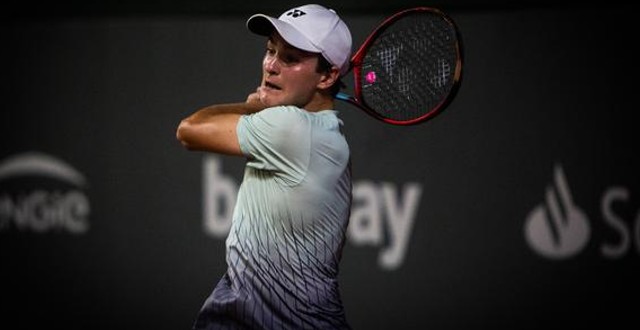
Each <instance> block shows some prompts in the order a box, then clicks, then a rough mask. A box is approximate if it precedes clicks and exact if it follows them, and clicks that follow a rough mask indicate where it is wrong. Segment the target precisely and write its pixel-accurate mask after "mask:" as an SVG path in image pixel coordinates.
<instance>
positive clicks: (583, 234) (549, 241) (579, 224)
mask: <svg viewBox="0 0 640 330" xmlns="http://www.w3.org/2000/svg"><path fill="white" fill-rule="evenodd" d="M554 183H555V185H551V186H549V187H547V190H546V193H545V202H544V203H542V204H540V205H538V206H536V207H535V208H534V209H533V210H532V211H531V212H530V213H529V215H528V216H527V220H526V222H525V226H524V234H525V238H526V240H527V243H529V246H530V247H531V248H532V249H533V250H534V251H536V252H537V253H539V254H541V255H543V256H545V257H548V258H551V259H562V258H567V257H570V256H573V255H575V254H577V253H578V252H580V251H581V250H582V248H583V247H584V246H585V245H586V244H587V242H588V241H589V235H590V227H589V220H588V219H587V216H586V215H585V213H584V212H583V211H582V210H581V209H580V208H579V207H578V206H576V205H575V203H574V202H573V197H572V195H571V190H570V189H569V184H568V183H567V179H566V177H565V175H564V172H563V170H562V167H560V166H559V165H558V166H556V167H555V169H554Z"/></svg>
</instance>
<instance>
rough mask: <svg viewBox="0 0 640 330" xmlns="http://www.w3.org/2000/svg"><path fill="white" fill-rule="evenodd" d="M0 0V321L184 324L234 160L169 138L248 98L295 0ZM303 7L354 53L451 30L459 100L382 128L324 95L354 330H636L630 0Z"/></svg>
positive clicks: (346, 0)
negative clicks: (347, 149) (398, 19)
mask: <svg viewBox="0 0 640 330" xmlns="http://www.w3.org/2000/svg"><path fill="white" fill-rule="evenodd" d="M10 2H11V3H12V6H9V5H8V4H7V5H5V6H6V7H7V8H11V9H7V8H5V9H3V12H2V14H1V16H2V21H1V23H0V24H1V29H0V40H1V44H2V52H1V55H0V64H1V65H2V70H1V72H2V76H3V79H1V80H0V84H1V87H2V88H1V89H0V90H1V93H2V94H1V96H2V103H1V105H0V107H1V110H0V137H1V138H0V141H2V142H0V143H1V144H0V303H1V306H2V308H0V327H1V328H3V329H40V328H43V327H57V328H58V327H59V328H62V329H162V330H164V329H167V330H169V329H190V327H191V325H192V322H193V320H194V318H195V316H196V314H197V312H198V310H199V309H200V306H201V305H202V303H203V302H204V299H205V298H206V297H207V296H208V295H209V293H210V291H211V290H212V289H213V287H214V285H215V284H216V283H217V281H218V279H219V278H220V277H221V276H222V274H223V273H224V271H225V269H226V265H225V263H224V240H225V237H226V233H227V230H228V225H229V221H230V220H229V219H230V218H229V217H230V209H231V208H232V207H233V204H234V203H235V199H234V198H235V191H236V190H237V186H238V184H239V183H240V181H241V178H242V170H243V160H241V159H235V158H230V157H226V156H216V155H211V154H205V153H198V152H188V151H186V150H185V149H183V148H182V147H181V145H180V144H179V143H178V142H177V140H176V139H175V129H176V127H177V124H178V123H179V121H180V120H181V119H182V118H184V117H186V116H188V115H189V114H190V113H192V112H193V111H195V110H197V109H198V108H201V107H203V106H206V105H209V104H213V103H221V102H231V101H242V100H244V99H245V98H246V96H247V95H248V94H249V93H251V92H252V91H253V90H254V89H255V87H256V86H257V84H258V83H259V80H260V68H261V66H260V65H261V58H262V55H263V51H264V43H265V41H264V39H263V38H261V37H258V36H255V35H253V34H251V33H249V32H248V31H247V30H246V27H245V21H246V19H247V18H248V17H249V16H250V15H252V14H254V13H258V12H261V13H266V14H270V15H274V16H278V15H280V14H281V13H282V12H284V11H285V10H286V9H289V8H292V7H295V6H297V5H302V4H305V3H304V2H292V1H270V2H263V3H250V2H246V3H245V2H220V3H217V2H214V1H198V0H185V1H175V0H163V1H148V0H146V1H143V0H131V1H126V2H125V1H107V0H101V1H71V0H66V1H65V0H62V1H57V2H44V1H42V2H33V1H27V2H13V1H10ZM319 3H320V4H323V5H325V6H327V7H331V8H333V9H335V10H336V11H337V12H338V13H339V14H341V16H343V19H344V20H345V21H346V22H347V24H348V25H349V27H350V28H351V30H352V34H353V40H354V50H355V49H356V48H357V47H358V46H359V45H360V44H361V43H362V42H363V41H364V39H365V38H366V36H367V35H368V33H369V32H370V31H371V30H372V29H373V28H374V27H376V26H377V25H378V24H379V23H380V22H381V21H382V20H383V19H384V18H385V17H387V16H389V15H391V14H392V13H394V12H396V11H398V10H400V9H405V8H409V7H413V6H431V7H436V8H439V9H441V10H443V11H445V12H446V13H448V14H449V15H450V16H451V17H452V18H453V19H454V21H455V22H456V23H457V25H458V28H459V30H460V34H461V36H462V39H463V50H464V68H463V81H462V85H461V87H460V89H459V91H458V93H457V95H456V98H455V99H454V100H453V102H452V103H451V104H450V106H449V107H448V108H447V109H446V110H445V111H444V112H443V113H441V114H440V115H439V116H438V117H436V118H434V119H433V120H431V121H429V122H427V123H424V124H421V125H416V126H408V127H398V126H390V125H387V124H384V123H381V122H378V121H376V120H375V119H373V118H371V117H369V116H367V115H366V114H365V113H364V112H362V111H360V110H359V109H357V108H355V107H353V106H351V105H348V104H346V103H338V107H337V109H338V110H339V111H340V117H341V118H342V119H343V120H344V122H345V132H346V135H347V138H348V140H349V142H350V145H351V149H352V157H353V171H354V204H353V209H352V217H351V222H350V224H349V228H348V241H347V244H346V246H345V249H344V251H343V259H342V264H341V274H340V285H341V290H342V298H343V301H344V304H345V308H346V312H347V318H348V320H349V321H350V323H351V324H352V326H353V328H354V329H496V328H506V329H540V328H544V327H551V326H566V327H571V328H578V327H583V326H587V325H591V326H595V325H598V324H601V325H604V326H606V327H605V328H608V329H614V328H622V325H626V324H637V316H636V312H637V304H636V303H635V302H636V301H637V300H638V298H640V282H639V281H638V279H639V278H640V277H639V275H640V272H639V267H638V266H639V264H640V197H639V196H640V180H639V179H640V174H639V173H638V169H639V166H640V159H639V157H638V153H639V148H638V142H637V141H638V138H637V136H636V135H637V134H638V131H637V126H638V125H637V121H636V116H635V115H634V111H636V110H637V108H638V106H637V104H636V103H633V102H636V101H637V91H636V89H637V84H635V83H633V79H635V77H636V76H637V75H638V73H639V72H638V71H639V70H638V67H637V65H636V64H635V60H636V59H637V58H638V52H637V51H636V50H635V49H636V47H635V46H633V40H635V39H636V38H637V32H638V28H637V24H635V19H636V17H635V14H634V12H633V11H632V10H631V8H630V6H629V5H622V4H620V3H616V2H615V1H610V2H607V4H606V6H602V5H600V6H585V5H584V4H582V3H578V2H577V1H576V2H573V1H569V0H565V1H563V0H558V1H505V0H440V1H436V2H417V1H408V0H407V1H394V2H387V1H379V0H375V1H369V2H362V1H355V0H342V1H324V2H319ZM350 79H351V78H350V77H349V78H347V80H346V82H347V85H348V86H353V85H352V80H350ZM348 91H352V89H351V87H350V89H349V90H348ZM634 109H636V110H634Z"/></svg>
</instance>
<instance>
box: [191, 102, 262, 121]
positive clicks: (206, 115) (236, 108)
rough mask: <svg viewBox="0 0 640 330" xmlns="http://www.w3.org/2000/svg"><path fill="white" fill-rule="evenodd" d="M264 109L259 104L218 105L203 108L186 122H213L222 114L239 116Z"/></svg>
mask: <svg viewBox="0 0 640 330" xmlns="http://www.w3.org/2000/svg"><path fill="white" fill-rule="evenodd" d="M263 109H264V107H263V106H261V105H260V104H258V103H247V102H242V103H227V104H216V105H211V106H208V107H205V108H202V109H200V110H198V111H196V112H194V113H193V114H191V115H190V116H189V117H187V118H185V120H186V121H189V122H191V123H194V124H195V123H202V122H207V121H210V120H213V119H214V118H215V117H216V116H217V115H220V114H238V115H245V114H251V113H254V112H258V111H260V110H263Z"/></svg>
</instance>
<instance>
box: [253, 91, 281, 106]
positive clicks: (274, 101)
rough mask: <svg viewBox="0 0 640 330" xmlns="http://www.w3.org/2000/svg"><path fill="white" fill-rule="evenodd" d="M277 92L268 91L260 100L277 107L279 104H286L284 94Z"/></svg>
mask: <svg viewBox="0 0 640 330" xmlns="http://www.w3.org/2000/svg"><path fill="white" fill-rule="evenodd" d="M279 94H280V93H277V92H266V93H264V94H263V95H261V96H260V101H262V103H263V104H264V105H266V106H268V107H275V106H279V105H286V104H287V101H286V99H285V98H283V97H282V96H283V95H279Z"/></svg>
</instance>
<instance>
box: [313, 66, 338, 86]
mask: <svg viewBox="0 0 640 330" xmlns="http://www.w3.org/2000/svg"><path fill="white" fill-rule="evenodd" d="M339 78H340V69H338V67H337V66H333V67H331V70H329V71H326V72H324V73H323V74H322V75H321V76H320V81H319V82H318V88H319V89H328V88H330V87H331V86H332V85H333V84H335V83H336V81H338V79H339Z"/></svg>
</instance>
